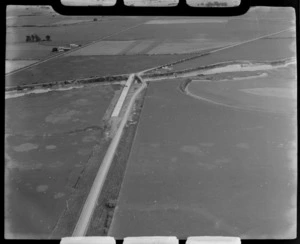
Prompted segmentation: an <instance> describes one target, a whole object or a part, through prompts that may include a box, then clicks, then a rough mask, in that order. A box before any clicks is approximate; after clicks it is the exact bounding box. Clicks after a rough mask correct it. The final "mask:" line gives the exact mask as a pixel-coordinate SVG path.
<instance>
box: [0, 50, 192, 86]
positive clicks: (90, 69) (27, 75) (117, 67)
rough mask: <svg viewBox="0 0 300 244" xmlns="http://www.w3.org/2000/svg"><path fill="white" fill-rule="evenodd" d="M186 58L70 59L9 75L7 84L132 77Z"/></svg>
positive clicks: (47, 63) (121, 57) (154, 56)
mask: <svg viewBox="0 0 300 244" xmlns="http://www.w3.org/2000/svg"><path fill="white" fill-rule="evenodd" d="M186 57H189V55H153V56H148V55H128V56H123V55H122V56H119V55H109V56H68V57H62V58H56V59H53V60H50V61H48V62H45V63H42V64H39V65H37V66H34V67H31V68H29V69H27V70H22V71H20V72H18V73H15V74H11V75H8V76H7V77H6V81H5V84H6V86H7V87H9V86H17V85H24V84H32V83H46V82H53V81H61V80H69V79H80V78H88V77H91V76H106V75H118V74H128V73H130V72H139V71H142V70H144V69H147V68H151V67H153V66H158V65H162V64H165V63H170V62H174V61H177V60H178V59H182V58H186Z"/></svg>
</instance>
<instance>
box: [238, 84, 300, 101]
mask: <svg viewBox="0 0 300 244" xmlns="http://www.w3.org/2000/svg"><path fill="white" fill-rule="evenodd" d="M240 91H243V92H246V93H250V94H253V95H258V96H268V97H269V96H271V97H281V98H290V99H295V98H296V97H297V89H291V88H278V87H264V88H249V89H241V90H240Z"/></svg>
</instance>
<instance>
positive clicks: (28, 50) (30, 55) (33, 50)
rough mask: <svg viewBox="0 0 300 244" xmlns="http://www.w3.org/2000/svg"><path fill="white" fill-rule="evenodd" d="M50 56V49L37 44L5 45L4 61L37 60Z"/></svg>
mask: <svg viewBox="0 0 300 244" xmlns="http://www.w3.org/2000/svg"><path fill="white" fill-rule="evenodd" d="M49 54H51V47H50V46H44V45H39V44H38V43H11V44H7V45H6V55H5V56H6V57H5V58H6V59H39V58H42V57H45V56H46V55H49Z"/></svg>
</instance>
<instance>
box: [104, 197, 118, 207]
mask: <svg viewBox="0 0 300 244" xmlns="http://www.w3.org/2000/svg"><path fill="white" fill-rule="evenodd" d="M106 206H107V207H108V208H115V207H116V206H117V200H112V199H110V200H108V201H107V202H106Z"/></svg>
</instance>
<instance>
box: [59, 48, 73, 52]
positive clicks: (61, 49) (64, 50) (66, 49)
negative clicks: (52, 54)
mask: <svg viewBox="0 0 300 244" xmlns="http://www.w3.org/2000/svg"><path fill="white" fill-rule="evenodd" d="M57 49H58V52H66V51H69V50H71V48H70V47H58V48H57Z"/></svg>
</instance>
